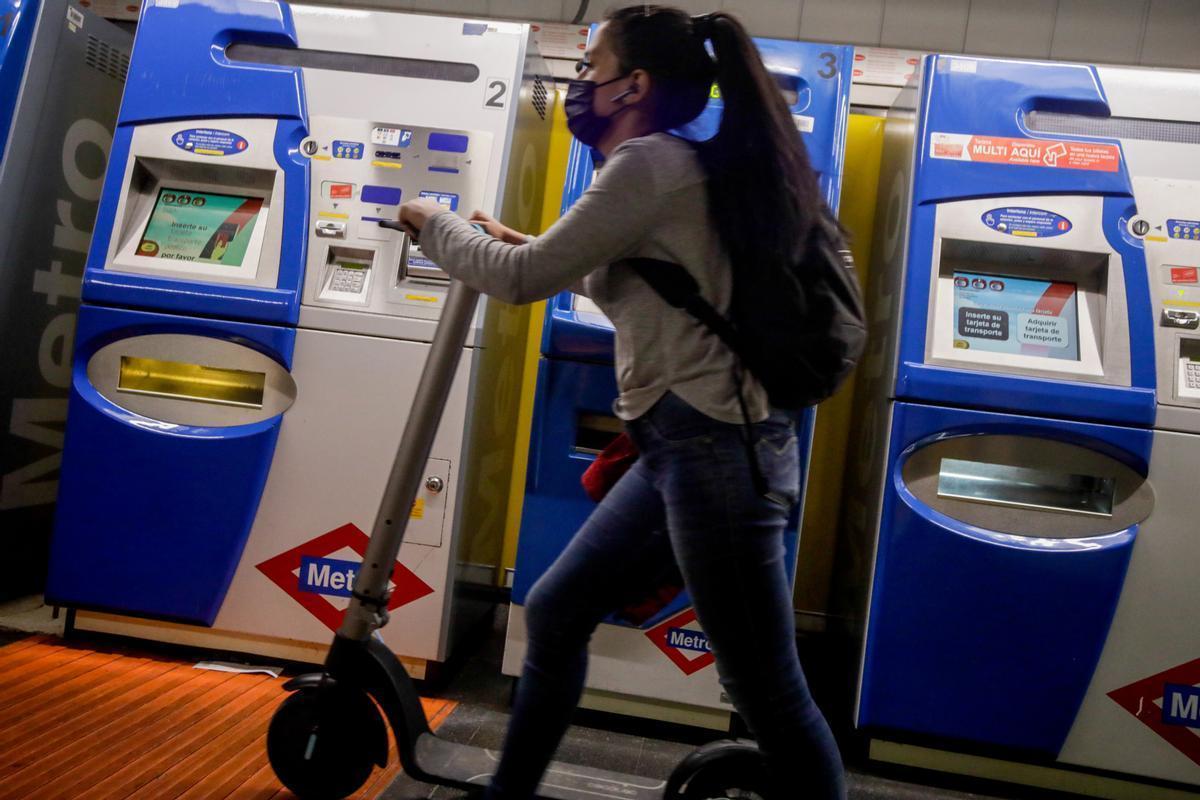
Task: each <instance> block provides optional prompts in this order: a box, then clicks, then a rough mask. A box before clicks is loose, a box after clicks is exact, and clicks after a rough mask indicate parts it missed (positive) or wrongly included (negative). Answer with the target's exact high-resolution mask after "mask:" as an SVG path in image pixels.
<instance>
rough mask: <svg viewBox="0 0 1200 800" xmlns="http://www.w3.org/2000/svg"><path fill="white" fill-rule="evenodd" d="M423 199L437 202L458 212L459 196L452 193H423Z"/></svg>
mask: <svg viewBox="0 0 1200 800" xmlns="http://www.w3.org/2000/svg"><path fill="white" fill-rule="evenodd" d="M421 197H428V198H429V199H431V200H436V201H437V202H438V203H440V204H441V205H443V206H445V207H446V208H448V209H450V210H451V211H458V195H456V194H453V193H451V192H429V191H426V192H421Z"/></svg>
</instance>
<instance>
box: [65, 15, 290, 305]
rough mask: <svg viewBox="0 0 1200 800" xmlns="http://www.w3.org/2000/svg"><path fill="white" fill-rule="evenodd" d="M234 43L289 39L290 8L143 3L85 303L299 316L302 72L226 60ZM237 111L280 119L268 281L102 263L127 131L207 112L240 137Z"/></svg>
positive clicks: (126, 153)
mask: <svg viewBox="0 0 1200 800" xmlns="http://www.w3.org/2000/svg"><path fill="white" fill-rule="evenodd" d="M163 42H170V43H171V46H170V47H164V46H163V45H162V43H163ZM236 43H247V44H260V45H274V46H280V47H295V46H297V39H296V32H295V27H294V25H293V23H292V15H291V10H290V9H289V7H288V5H287V4H286V3H263V2H257V1H256V0H195V1H194V2H187V3H182V4H176V3H164V4H158V3H155V2H153V0H147V2H146V3H145V4H144V5H143V7H142V16H141V21H140V22H139V24H138V37H137V39H136V41H135V43H134V48H133V56H132V58H131V60H130V66H129V74H130V76H131V77H130V81H129V83H128V84H127V86H126V91H125V96H124V98H123V100H122V103H121V113H120V116H119V117H118V120H117V129H116V132H115V133H114V136H113V146H112V151H111V153H110V155H109V162H108V173H107V174H106V176H105V181H104V192H103V195H102V196H101V199H100V210H99V213H98V215H97V217H96V228H95V234H94V236H93V238H92V246H91V249H90V251H89V253H88V263H87V269H86V270H85V272H84V278H83V300H84V302H87V303H96V304H100V305H111V306H126V307H135V308H145V309H151V310H159V311H167V312H175V313H184V314H189V313H191V314H199V315H203V316H214V317H224V318H228V319H243V320H248V321H251V322H267V323H277V324H290V325H294V324H296V322H297V320H298V319H299V315H300V295H301V289H302V283H303V280H304V262H305V256H306V252H307V247H308V236H307V235H306V234H307V227H308V213H307V209H308V196H309V187H308V180H309V177H308V162H307V160H306V159H304V158H303V157H301V155H300V152H299V147H300V142H301V140H303V139H304V137H305V136H306V135H307V133H308V131H307V111H306V108H305V102H304V87H303V81H302V75H301V72H300V70H299V69H298V68H293V67H279V66H266V65H255V64H246V63H240V62H232V61H230V60H229V58H228V57H227V55H226V49H227V48H228V47H229V46H230V45H232V44H236ZM238 117H246V118H274V119H277V120H278V123H277V126H276V134H275V141H274V145H273V146H274V155H275V160H276V163H278V165H279V166H280V168H281V169H282V170H283V172H284V193H283V197H282V198H276V199H275V201H274V202H275V203H277V204H278V205H279V206H281V207H282V209H283V232H282V247H281V250H280V253H279V275H278V280H277V283H276V285H275V286H274V287H250V286H227V285H226V286H223V285H221V284H219V283H213V282H208V281H196V280H187V279H175V278H171V277H166V276H160V275H140V274H133V273H128V272H110V271H108V270H106V269H104V266H105V260H106V258H107V254H108V249H109V244H110V242H111V239H112V236H113V231H114V230H117V229H119V227H120V226H119V225H118V224H117V219H116V214H117V207H118V205H119V203H120V200H121V194H122V192H124V191H125V185H124V183H125V182H124V180H123V177H124V175H125V169H126V165H127V164H128V161H129V158H130V144H131V141H132V139H133V131H134V129H135V128H136V127H137V126H139V125H145V124H151V123H158V122H168V121H171V120H176V119H206V118H213V119H214V120H216V119H220V126H219V127H221V128H222V129H225V130H228V131H229V132H231V134H232V135H233V136H239V138H240V135H239V134H237V124H236V118H238ZM213 127H218V126H217V125H216V124H214V126H213ZM280 201H282V202H280Z"/></svg>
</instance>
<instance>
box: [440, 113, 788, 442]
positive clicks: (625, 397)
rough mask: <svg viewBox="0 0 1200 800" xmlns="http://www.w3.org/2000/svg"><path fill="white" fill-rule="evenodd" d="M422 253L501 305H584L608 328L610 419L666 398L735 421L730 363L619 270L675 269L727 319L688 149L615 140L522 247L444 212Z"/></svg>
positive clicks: (676, 312) (756, 403)
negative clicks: (565, 294)
mask: <svg viewBox="0 0 1200 800" xmlns="http://www.w3.org/2000/svg"><path fill="white" fill-rule="evenodd" d="M421 248H422V250H423V251H424V252H425V254H426V255H428V256H429V257H430V258H431V259H432V260H433V261H434V262H435V263H437V265H438V266H440V267H441V268H442V269H444V270H445V271H446V272H447V273H449V274H450V275H451V276H453V277H455V278H457V279H459V280H461V281H463V282H464V283H466V284H467V285H469V286H472V287H474V288H475V289H478V290H479V291H481V292H484V293H486V294H489V295H491V296H492V297H495V298H497V299H499V300H503V301H505V302H508V303H517V304H520V303H531V302H533V301H535V300H541V299H543V298H546V297H551V296H553V295H554V294H557V293H558V292H561V291H563V290H564V289H568V288H570V289H571V290H573V291H580V292H582V293H583V294H586V295H587V296H588V297H590V298H592V300H594V301H595V303H596V305H598V306H599V307H600V309H601V310H602V311H604V313H605V314H606V315H608V318H609V319H610V320H612V323H613V325H614V326H615V327H616V369H617V385H618V386H619V387H620V390H621V395H620V397H619V398H618V399H617V402H616V403H615V406H614V411H615V413H616V414H617V416H619V417H621V418H622V419H625V420H632V419H636V418H638V417H640V416H641V415H643V414H645V413H646V412H647V411H649V410H650V408H651V407H652V406H653V405H654V404H655V403H656V402H658V400H659V398H661V397H662V396H663V394H665V393H666V392H667V391H672V392H674V393H675V394H676V395H678V396H679V397H681V398H682V399H683V400H685V401H686V402H687V403H688V404H690V405H691V406H692V407H694V408H696V409H698V410H700V411H702V412H704V413H705V414H707V415H709V416H710V417H714V418H716V419H719V420H723V421H725V422H733V423H739V422H741V421H742V414H741V409H740V407H739V405H738V401H737V395H736V392H735V388H734V381H733V370H734V365H735V361H734V356H733V354H732V353H731V352H730V351H729V350H728V348H726V346H725V345H724V344H722V343H721V341H720V340H719V339H717V338H716V337H715V336H713V335H712V334H710V333H708V331H707V329H705V328H704V327H703V326H702V325H701V324H700V323H699V322H697V321H696V320H695V319H693V318H692V316H691V315H690V314H688V313H687V312H686V311H683V310H681V309H676V308H672V307H671V306H669V305H668V304H667V303H666V302H665V301H663V300H662V298H660V297H659V296H658V294H657V293H656V292H655V291H654V289H652V288H651V287H650V286H649V284H647V283H646V282H645V281H643V280H642V279H641V278H640V277H639V276H638V275H637V274H636V273H635V272H634V271H633V270H632V269H631V268H630V267H629V266H628V265H626V264H623V263H622V259H625V258H630V257H634V256H640V257H647V258H657V259H662V260H664V261H673V262H675V263H677V264H681V265H683V267H684V268H686V269H687V270H688V272H690V273H691V274H692V275H693V276H694V277H695V278H696V280H697V282H698V283H699V284H700V292H701V294H702V296H703V297H704V298H705V299H706V300H708V302H709V303H711V304H712V305H713V306H714V307H715V308H717V309H718V310H720V311H721V312H722V313H724V312H726V311H727V310H728V307H729V302H730V293H731V289H732V276H731V272H730V269H731V267H730V263H729V259H728V256H727V255H726V253H725V251H724V249H723V248H722V247H721V243H720V239H719V236H718V233H717V230H716V228H715V227H714V225H713V221H712V220H711V219H710V216H709V210H708V197H707V187H706V178H705V174H704V168H703V166H702V165H701V164H700V162H699V159H698V158H697V157H696V154H695V152H694V151H693V150H692V148H691V146H690V145H688V144H687V143H686V142H683V141H680V140H678V139H676V138H675V137H673V136H669V135H667V134H653V135H651V136H645V137H639V138H636V139H630V140H628V141H626V142H624V143H622V144H621V145H620V146H619V147H617V148H616V149H615V150H614V151H613V153H612V155H611V156H610V157H609V159H608V161H607V162H606V163H605V165H604V167H603V169H601V170H600V173H599V175H598V176H597V177H596V180H595V182H593V184H592V186H591V187H590V188H589V189H588V190H587V191H586V192H585V193H584V194H583V196H582V197H581V198H580V199H579V201H578V202H577V203H575V204H574V205H573V206H572V207H571V209H570V210H569V211H568V212H567V213H566V214H564V215H563V217H562V218H561V219H560V220H558V222H556V223H555V224H554V225H553V226H551V227H550V229H549V230H548V231H546V232H545V233H544V234H543V235H541V236H539V237H537V238H535V239H531V240H530V241H529V243H527V244H521V245H510V244H506V243H504V242H501V241H498V240H496V239H493V238H492V237H490V236H487V235H485V234H481V233H479V232H478V231H476V230H475V229H473V228H472V227H471V226H470V225H468V224H467V223H466V222H465V221H464V220H463V219H462V218H460V217H458V216H457V215H455V214H454V213H452V212H450V211H444V212H441V213H438V214H435V215H434V216H432V217H430V218H429V220H428V221H427V222H426V224H425V228H424V229H423V230H422V231H421ZM744 384H745V389H744V391H745V398H746V402H747V405H748V407H749V410H750V414H751V417H752V419H754V420H756V421H757V420H761V419H763V418H765V417H766V416H767V413H768V404H767V398H766V392H765V391H764V390H763V389H762V387H761V386H760V385H759V384H758V382H757V381H755V380H754V379H753V377H752V376H750V375H746V377H745V381H744Z"/></svg>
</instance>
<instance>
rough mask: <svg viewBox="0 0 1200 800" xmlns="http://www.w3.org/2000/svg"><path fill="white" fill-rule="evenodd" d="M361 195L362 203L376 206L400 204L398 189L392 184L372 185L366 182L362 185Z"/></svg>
mask: <svg viewBox="0 0 1200 800" xmlns="http://www.w3.org/2000/svg"><path fill="white" fill-rule="evenodd" d="M361 197H362V201H363V202H364V203H372V204H374V205H377V206H398V205H400V189H398V188H396V187H394V186H372V185H371V184H369V183H368V184H365V185H364V186H363V187H362V195H361Z"/></svg>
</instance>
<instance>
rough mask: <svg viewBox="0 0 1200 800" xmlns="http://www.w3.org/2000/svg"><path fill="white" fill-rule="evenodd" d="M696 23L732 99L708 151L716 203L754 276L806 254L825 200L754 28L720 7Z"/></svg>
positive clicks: (739, 265) (729, 241) (734, 248)
mask: <svg viewBox="0 0 1200 800" xmlns="http://www.w3.org/2000/svg"><path fill="white" fill-rule="evenodd" d="M693 25H694V26H695V27H696V29H697V34H698V35H699V36H700V37H702V38H706V39H708V40H709V41H711V42H712V50H713V56H714V60H715V61H716V80H717V86H718V87H719V88H720V91H721V99H722V102H723V103H724V111H723V114H722V116H721V124H720V127H719V128H718V130H717V134H716V135H715V136H714V137H713V138H712V139H710V140H708V141H707V142H705V143H703V145H702V146H701V149H700V154H701V159H702V160H703V162H704V166H705V169H706V170H707V172H708V178H709V205H710V208H711V211H712V214H713V217H714V219H715V221H716V224H717V226H718V229H719V231H720V234H721V241H722V243H723V244H724V245H725V248H726V250H728V251H729V255H730V258H731V259H732V261H733V264H734V268H735V269H736V270H737V271H738V273H739V274H740V275H745V273H747V272H749V273H751V274H750V275H745V277H747V278H752V277H753V273H754V272H755V271H757V270H761V269H763V268H765V267H767V266H769V265H771V264H772V263H775V264H778V263H779V262H780V261H781V260H783V259H789V260H794V259H795V258H798V257H799V256H800V254H801V253H802V252H803V247H804V244H805V243H806V242H807V240H808V235H809V232H810V231H811V229H812V226H813V223H814V221H815V220H816V218H817V215H818V211H819V209H820V207H821V203H822V202H823V201H822V198H821V194H820V189H819V188H818V186H817V179H816V175H815V174H814V172H813V169H812V166H811V165H810V163H809V160H808V152H807V151H806V150H805V148H804V142H803V141H802V140H801V138H800V133H799V131H798V130H797V129H796V123H795V121H794V120H793V119H792V114H791V110H790V109H789V108H788V107H787V103H785V102H784V99H783V94H782V92H780V90H779V86H778V84H777V83H776V82H775V79H774V78H773V77H772V76H771V74H770V73H769V72H767V69H766V67H765V66H764V65H763V62H762V57H761V56H760V55H759V52H758V48H757V47H756V46H755V44H754V42H753V40H751V38H750V36H749V34H747V33H746V29H745V28H743V27H742V25H741V23H740V22H738V21H737V19H736V18H735V17H733V16H731V15H729V14H727V13H725V12H720V11H718V12H716V13H713V14H709V15H706V16H704V17H698V18H696V19H695V20H694V22H693ZM735 293H736V282H735ZM735 302H736V297H735Z"/></svg>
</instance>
